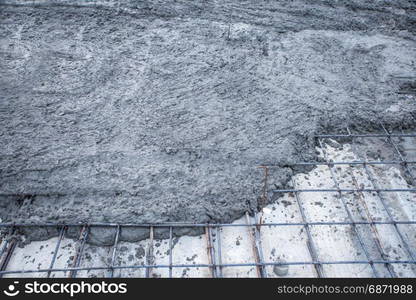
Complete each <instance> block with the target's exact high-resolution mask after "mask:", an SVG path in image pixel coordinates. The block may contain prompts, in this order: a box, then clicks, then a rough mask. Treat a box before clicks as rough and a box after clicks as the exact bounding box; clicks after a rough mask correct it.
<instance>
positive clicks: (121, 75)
mask: <svg viewBox="0 0 416 300" xmlns="http://www.w3.org/2000/svg"><path fill="white" fill-rule="evenodd" d="M107 2H109V1H106V3H107ZM127 3H128V5H126V6H125V10H124V11H123V10H122V11H121V13H120V14H116V13H115V10H114V9H109V8H99V9H96V8H88V7H70V6H68V7H53V6H44V7H34V8H32V7H27V6H26V7H22V6H0V9H1V12H0V19H1V27H0V47H1V50H0V70H1V71H0V96H1V102H0V141H1V144H2V147H1V148H0V151H1V152H0V155H1V160H0V172H1V173H0V176H1V181H0V192H1V193H2V195H3V196H1V200H0V208H1V209H0V218H1V219H2V221H3V222H5V221H13V222H21V221H24V222H34V223H38V222H79V221H81V222H124V223H128V222H131V223H139V222H161V221H187V222H212V221H222V222H228V221H231V220H233V219H235V218H237V217H240V216H241V215H242V213H243V212H244V211H247V210H249V211H250V210H253V209H256V208H257V206H258V205H259V203H258V199H259V196H260V194H261V188H262V180H263V173H262V171H261V169H259V168H257V166H258V165H261V164H281V165H282V166H283V165H286V164H288V163H290V162H295V161H303V160H311V159H315V158H316V154H315V153H314V148H313V146H314V140H313V139H312V138H311V137H312V136H313V134H315V133H317V132H322V131H332V132H334V131H337V130H339V129H341V128H345V126H347V125H352V124H359V125H360V126H363V127H365V128H371V127H372V126H374V124H376V123H377V122H378V121H380V120H382V121H383V122H385V123H386V124H392V125H395V124H401V125H405V126H408V125H409V126H412V125H413V123H414V121H413V119H411V118H410V113H413V112H415V110H416V104H415V98H414V96H412V95H411V93H412V90H411V89H410V91H409V86H410V87H412V86H414V85H415V76H416V74H415V71H416V67H415V58H416V40H415V36H414V33H415V30H416V16H415V14H414V12H415V9H416V5H415V4H414V3H412V2H411V1H394V2H390V1H314V4H310V3H309V1H302V0H297V1H262V2H259V1H236V0H232V1H231V0H228V1H192V2H189V1H129V2H127ZM113 4H114V3H113ZM113 6H114V5H113ZM409 93H410V94H409ZM291 174H292V170H291V169H289V168H285V167H282V168H280V169H277V170H275V171H274V173H273V174H271V180H272V182H271V183H274V184H276V185H277V186H283V185H284V184H285V183H286V181H287V179H288V178H289V176H290V175H291ZM122 238H123V237H122Z"/></svg>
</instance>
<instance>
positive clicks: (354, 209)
mask: <svg viewBox="0 0 416 300" xmlns="http://www.w3.org/2000/svg"><path fill="white" fill-rule="evenodd" d="M331 144H333V143H331ZM407 149H411V147H408V148H407ZM318 150H319V149H318ZM325 150H326V153H327V155H328V157H327V158H328V159H333V160H336V161H353V160H358V159H359V157H357V156H356V155H355V154H354V153H353V152H352V150H351V146H350V145H343V146H340V145H337V146H336V147H331V146H328V145H326V146H325ZM321 153H322V151H321ZM408 155H411V154H410V153H409V154H408ZM369 168H370V170H371V172H372V173H374V174H375V176H376V178H377V180H378V181H379V182H380V185H382V186H383V187H386V188H387V187H391V188H393V187H394V188H408V187H409V185H408V183H407V182H406V180H405V179H404V178H403V176H402V174H401V172H400V170H399V169H397V168H396V167H395V166H369ZM335 175H336V178H337V181H338V182H339V185H340V187H341V188H355V185H356V184H358V185H360V186H361V187H365V188H371V183H370V182H369V180H368V178H367V176H366V174H365V173H364V172H363V170H362V168H361V167H359V166H348V165H341V166H337V167H336V170H335ZM293 179H294V182H295V183H296V187H297V188H300V189H302V188H303V189H306V188H334V185H333V184H332V180H331V174H330V172H329V169H328V168H327V167H326V166H318V167H316V168H314V169H313V170H311V171H310V172H308V173H302V174H298V175H296V176H294V178H293ZM387 196H388V198H387V199H386V200H388V204H389V208H390V209H391V213H392V214H393V215H394V216H396V217H397V218H398V219H400V220H415V218H416V206H415V205H414V203H415V202H414V201H415V200H416V199H415V195H414V194H412V193H393V192H392V193H388V195H387ZM343 197H344V201H345V202H346V203H347V206H348V208H349V209H350V211H351V214H352V216H353V218H354V220H355V221H360V220H362V221H365V220H366V219H365V213H364V211H363V210H364V208H363V206H362V204H361V203H362V202H361V201H359V200H358V199H356V198H357V197H358V195H354V194H352V193H345V194H344V193H343ZM361 197H362V201H365V203H366V206H367V207H368V210H369V212H370V214H371V216H372V218H373V219H374V220H375V221H387V220H388V219H387V216H386V213H385V211H384V209H383V207H382V206H381V204H380V200H379V199H378V198H377V195H376V194H375V193H363V194H362V195H361ZM299 200H300V202H301V204H302V205H303V207H304V210H305V214H306V219H307V221H309V222H320V221H323V222H336V221H340V222H342V221H345V220H346V219H347V215H346V212H345V210H344V209H343V205H342V202H341V200H340V198H339V197H338V196H337V195H336V193H316V192H315V193H306V192H305V193H299ZM260 215H261V217H262V220H263V222H264V223H286V222H291V223H296V222H302V218H301V214H300V211H299V206H298V205H297V202H296V199H295V196H294V195H293V194H289V193H288V194H285V195H284V196H283V197H281V198H279V199H278V200H277V202H276V203H274V204H270V205H268V206H267V207H265V208H264V209H263V210H262V212H261V214H260ZM234 223H236V224H245V223H246V220H245V219H244V218H241V219H239V220H236V221H235V222H234ZM375 226H376V230H377V232H378V234H379V235H378V236H379V238H380V244H381V246H382V251H383V252H384V253H385V255H387V259H389V260H406V259H407V254H406V253H405V251H404V249H403V245H402V244H401V242H400V241H399V240H398V238H397V235H395V233H394V229H393V225H375ZM399 226H400V230H401V231H402V232H403V233H404V235H405V237H406V239H407V241H408V242H409V243H410V245H411V246H412V247H413V249H414V248H415V246H416V238H415V234H414V232H415V226H414V225H399ZM357 230H358V231H359V233H360V235H361V237H362V240H363V241H364V244H365V247H366V248H367V249H368V252H369V254H370V257H371V258H372V259H374V260H377V259H381V258H380V253H379V250H378V249H377V247H376V245H375V242H374V237H373V235H372V233H371V231H370V230H369V226H367V225H357ZM260 233H261V242H262V246H263V254H264V260H265V261H266V262H294V261H296V262H310V261H311V255H310V251H309V249H308V245H307V235H306V232H305V228H304V227H303V226H278V227H268V226H263V227H261V231H260ZM311 235H312V239H313V240H314V243H315V246H316V251H317V257H318V259H319V260H321V261H346V260H352V261H357V260H366V258H365V254H364V252H363V250H362V248H361V246H360V244H359V242H358V240H357V235H356V233H355V232H354V231H353V230H352V227H351V226H349V225H348V226H341V225H340V226H311ZM220 236H221V240H220V243H221V252H222V256H221V260H222V263H224V264H233V263H253V262H255V256H254V253H253V246H252V243H251V237H250V236H249V231H248V228H247V227H222V228H221V229H220ZM217 238H218V236H217V235H216V236H214V237H213V246H214V248H216V250H218V241H217ZM56 241H57V238H52V239H49V240H48V241H43V242H39V241H36V242H31V243H30V244H28V245H26V246H25V247H24V248H16V250H15V251H14V253H13V256H12V258H11V261H10V263H9V265H8V270H21V269H25V270H28V269H44V268H48V267H49V264H50V260H51V257H52V253H53V250H54V245H55V243H56ZM149 243H150V241H149V239H147V240H142V241H140V242H138V243H127V242H120V243H119V245H118V251H117V256H116V263H115V265H120V266H131V265H144V264H146V261H148V260H147V257H146V256H147V255H148V254H147V249H148V246H149ZM153 246H154V248H153V254H154V259H153V264H155V265H169V240H168V239H163V240H154V241H153ZM74 249H75V242H74V241H73V240H70V239H66V238H65V239H64V240H63V241H62V244H61V247H60V250H59V253H58V256H57V259H56V262H55V267H56V268H59V267H68V266H69V265H70V263H71V258H72V257H73V256H74V253H75V250H74ZM216 253H218V251H217V252H216ZM111 255H112V247H97V246H91V245H88V244H87V245H86V248H85V250H84V253H83V255H82V259H81V263H80V266H81V267H93V266H94V267H96V266H110V261H111ZM172 258H173V261H172V262H173V264H208V263H209V259H208V255H207V243H206V237H205V236H204V235H200V236H192V237H191V236H182V237H180V238H174V242H173V252H172ZM217 262H218V260H217ZM375 268H376V271H377V273H378V275H379V276H386V277H387V276H389V273H388V270H387V268H386V266H384V265H382V264H376V265H375ZM391 268H392V270H393V272H394V273H395V274H396V275H397V276H400V277H413V276H415V274H416V273H415V270H414V269H413V266H412V265H410V264H392V265H391ZM322 270H323V274H324V275H325V276H328V277H343V276H348V277H369V276H373V272H372V270H371V268H370V266H369V265H368V264H336V265H328V264H325V265H322ZM266 272H267V276H268V277H281V276H287V277H316V276H317V272H316V268H315V267H314V266H313V265H311V264H305V265H290V266H288V267H286V266H267V267H266ZM45 274H46V273H31V274H19V276H20V275H22V276H39V277H44V276H45ZM145 274H146V272H145V270H144V269H136V270H132V269H122V270H115V272H114V276H116V277H118V276H121V277H144V276H145ZM108 275H109V270H98V271H79V272H78V274H77V276H80V277H94V276H108ZM222 275H223V276H224V277H256V276H257V270H256V267H254V266H250V267H224V268H222ZM8 276H9V275H8ZM10 276H12V275H10ZM52 276H53V277H55V276H56V277H62V276H68V273H63V272H57V273H52ZM149 276H150V277H168V276H169V269H168V268H164V269H160V268H153V269H152V270H151V271H150V274H149ZM172 276H173V277H210V276H211V270H209V268H206V267H205V268H203V267H201V268H186V267H185V268H173V269H172ZM6 277H7V276H6Z"/></svg>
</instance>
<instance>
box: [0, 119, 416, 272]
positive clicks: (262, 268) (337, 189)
mask: <svg viewBox="0 0 416 300" xmlns="http://www.w3.org/2000/svg"><path fill="white" fill-rule="evenodd" d="M380 126H381V129H382V133H369V134H363V133H352V132H351V130H350V129H349V128H346V133H340V134H323V135H317V136H316V139H317V144H318V146H320V148H321V149H322V151H323V156H324V161H316V162H299V163H294V164H291V165H290V166H315V167H317V166H323V167H326V168H327V169H328V170H329V172H330V177H331V180H332V181H333V182H332V184H333V186H334V188H308V189H301V188H297V187H296V186H297V184H296V182H295V179H293V178H292V180H291V182H290V185H291V187H290V188H282V189H268V187H267V178H265V180H264V182H265V188H264V189H263V191H262V194H263V196H262V197H263V198H265V197H267V193H278V194H282V195H283V194H285V193H292V194H293V195H294V199H295V201H296V202H295V203H296V205H297V207H298V208H299V213H300V219H301V222H264V220H263V219H262V218H261V216H259V214H257V213H254V214H249V213H248V212H247V213H246V215H245V221H246V222H245V223H233V224H194V223H156V224H127V223H126V224H122V223H98V222H96V223H89V224H51V223H43V224H15V223H0V228H9V229H10V230H9V231H10V232H11V233H13V232H14V231H15V230H18V229H19V228H20V227H51V228H56V229H57V230H58V232H59V237H58V240H57V243H56V245H55V248H54V249H55V250H54V252H53V255H52V257H51V262H50V265H49V268H45V269H29V270H8V269H7V265H8V262H9V260H10V257H11V256H12V254H13V251H14V249H15V248H16V244H17V239H16V238H14V237H12V238H10V239H9V240H7V241H6V242H4V243H3V246H2V248H0V259H1V261H0V277H1V276H3V275H6V274H12V275H15V276H16V275H17V276H18V275H19V274H24V273H46V276H47V277H50V276H51V274H52V273H53V272H67V273H65V274H69V276H70V277H76V276H77V272H79V271H94V270H103V271H106V272H108V276H109V277H113V276H114V275H115V271H116V270H138V269H142V270H143V269H144V270H145V276H146V277H151V275H152V269H167V270H168V272H169V277H170V278H171V277H173V270H174V269H175V268H207V269H209V270H210V274H211V276H212V277H218V278H220V277H223V276H224V273H223V270H224V268H233V267H254V268H256V270H257V276H258V277H268V276H269V274H268V273H267V269H266V267H267V266H286V265H287V266H290V265H293V266H307V265H309V266H313V268H314V270H315V273H316V276H317V277H326V276H327V275H326V274H325V270H324V268H323V267H324V266H326V265H356V264H362V265H368V266H369V267H370V269H371V273H372V274H373V276H374V277H382V276H383V274H381V272H380V269H378V268H376V266H377V265H382V266H384V267H385V271H386V273H388V276H390V277H397V276H398V274H397V272H395V270H394V267H393V266H394V265H397V264H402V265H403V264H411V265H415V264H416V258H415V257H416V253H415V249H414V247H412V245H411V242H410V241H408V240H407V239H406V236H405V235H404V234H403V232H402V230H403V227H399V226H398V225H402V226H404V225H407V226H413V225H416V220H401V219H396V218H395V217H394V214H393V213H392V212H391V211H390V210H391V208H390V207H389V205H388V203H387V201H386V199H387V197H388V196H389V193H393V192H395V193H415V192H416V187H415V182H416V181H415V176H414V175H413V173H412V170H411V169H410V167H409V166H410V165H412V164H416V161H412V160H406V156H405V155H403V153H402V152H401V151H400V147H399V146H398V144H397V143H396V141H395V139H397V138H415V137H416V134H411V133H405V132H403V131H402V132H401V133H391V132H389V131H388V130H387V128H386V127H385V126H384V125H383V124H380ZM345 138H347V139H349V141H350V142H351V145H352V147H354V146H355V144H356V141H357V140H359V139H366V138H379V139H384V140H385V141H386V143H388V144H389V145H390V146H391V148H392V150H393V152H394V153H395V156H396V158H397V159H392V160H386V161H375V160H373V161H371V160H367V157H359V160H355V161H330V159H329V158H328V155H327V153H326V151H325V147H324V144H325V140H326V139H332V140H337V139H345ZM342 165H346V166H356V167H360V168H361V169H362V170H363V171H364V172H365V174H366V176H367V178H368V180H369V182H370V183H371V187H370V188H364V187H360V186H358V184H357V182H356V179H355V178H354V177H353V178H352V179H353V183H354V188H341V186H340V183H339V182H338V180H337V176H336V174H335V173H336V170H335V167H336V166H342ZM383 165H386V166H387V165H389V166H391V165H394V166H397V167H398V168H400V169H401V170H402V171H403V172H404V173H405V174H406V175H407V176H408V178H409V180H410V181H411V185H410V184H409V185H408V186H409V188H400V187H396V188H385V187H381V186H380V184H379V183H378V182H377V180H376V178H375V177H374V175H373V174H372V172H371V171H370V169H369V167H370V166H383ZM288 166H289V165H287V166H277V165H263V166H261V168H264V170H265V176H266V177H267V176H268V175H267V174H269V172H270V171H271V170H272V169H273V168H280V167H288ZM411 186H412V187H411ZM302 193H333V194H336V195H337V199H339V200H340V201H341V203H342V207H343V210H344V211H345V213H346V219H345V220H342V221H327V222H324V221H309V220H308V217H307V213H306V212H305V207H304V203H303V201H302V199H301V198H300V194H302ZM365 193H372V194H375V195H376V196H377V199H378V201H379V202H380V204H381V206H382V207H383V209H384V212H385V213H386V215H387V217H388V218H387V219H388V220H375V218H374V217H373V216H372V213H371V212H370V209H369V207H368V204H367V203H366V200H365V199H364V195H365ZM347 194H353V195H356V196H357V197H358V198H357V199H358V204H359V205H360V207H361V208H362V211H363V212H364V219H365V220H356V219H354V217H353V214H352V212H351V210H350V208H349V207H348V204H347V202H346V200H345V199H344V197H345V196H346V195H347ZM358 225H360V226H364V227H366V228H367V229H369V230H370V232H371V237H370V238H371V239H372V240H373V242H374V245H375V248H376V250H377V251H378V255H379V256H380V257H381V258H380V259H372V255H371V254H370V252H371V251H370V249H368V246H367V245H366V243H365V242H364V237H363V236H362V234H361V233H360V231H359V230H358V228H357V226H358ZM376 225H391V226H392V227H393V228H394V232H395V234H396V236H397V238H398V241H399V243H400V245H402V246H403V249H404V251H405V253H406V257H404V258H403V259H389V256H388V255H387V254H386V252H385V249H384V247H383V243H382V242H381V238H380V233H379V232H378V229H377V226H376ZM285 226H301V227H302V228H304V229H305V233H306V237H307V239H306V246H307V249H308V252H309V255H310V260H305V261H267V260H266V259H265V256H264V252H263V247H262V228H264V227H269V228H273V227H281V228H283V227H285ZM319 226H350V227H351V229H352V231H353V233H354V237H355V238H356V239H357V240H358V245H359V247H360V249H361V250H362V251H363V253H364V256H365V259H357V260H326V259H325V258H324V257H322V255H320V253H319V251H318V248H317V246H316V237H315V238H314V237H313V235H312V234H311V229H312V228H314V227H319ZM70 227H80V228H81V230H80V235H79V239H78V241H77V248H76V255H75V256H74V258H73V261H72V264H71V265H70V266H69V267H67V268H57V267H55V262H56V258H57V255H58V253H59V249H60V245H61V243H62V240H63V239H64V236H65V232H66V231H67V230H68V228H70ZM94 227H107V228H112V229H114V243H113V248H112V251H111V253H112V255H111V263H110V264H109V266H96V267H95V266H92V267H83V266H81V257H82V254H83V251H84V248H85V244H86V243H87V242H88V234H89V232H90V230H91V229H92V228H94ZM227 227H245V228H247V231H248V233H249V237H250V242H251V245H252V254H253V258H254V260H253V261H250V262H246V263H242V262H241V263H240V262H237V263H224V262H223V254H222V251H223V250H222V243H221V231H222V230H223V229H224V228H227ZM123 228H142V229H143V228H146V229H149V232H150V238H149V242H148V246H147V249H146V257H145V262H146V263H145V264H143V265H125V266H121V265H117V261H116V256H117V251H118V246H119V242H120V235H121V234H120V233H121V231H122V229H123ZM158 228H165V229H168V231H169V239H168V240H169V243H168V245H169V252H168V259H169V262H168V264H156V263H155V257H154V254H153V251H154V250H153V243H154V230H156V229H158ZM175 228H200V229H204V230H205V238H206V251H207V257H208V263H206V264H205V263H202V264H201V263H200V264H191V263H189V264H174V263H173V256H174V253H173V252H174V245H173V238H174V229H175ZM11 236H12V235H11Z"/></svg>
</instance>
